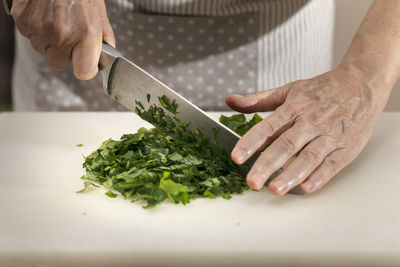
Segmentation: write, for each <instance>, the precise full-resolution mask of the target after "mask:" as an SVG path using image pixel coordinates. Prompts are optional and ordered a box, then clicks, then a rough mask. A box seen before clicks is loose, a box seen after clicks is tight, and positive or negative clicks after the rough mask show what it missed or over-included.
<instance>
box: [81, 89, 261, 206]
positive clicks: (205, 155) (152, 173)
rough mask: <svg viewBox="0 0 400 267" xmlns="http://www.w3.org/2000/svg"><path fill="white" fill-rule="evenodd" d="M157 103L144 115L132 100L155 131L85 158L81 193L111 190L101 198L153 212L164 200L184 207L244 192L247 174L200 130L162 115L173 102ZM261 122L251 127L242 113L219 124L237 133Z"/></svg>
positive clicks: (123, 139)
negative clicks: (138, 205) (201, 199)
mask: <svg viewBox="0 0 400 267" xmlns="http://www.w3.org/2000/svg"><path fill="white" fill-rule="evenodd" d="M158 99H159V102H160V105H161V107H159V106H156V105H152V106H150V107H149V108H148V109H147V110H145V109H144V107H143V105H142V104H141V103H140V102H138V101H136V113H137V114H138V115H139V116H140V117H141V118H142V119H144V120H146V121H148V122H150V123H152V124H153V125H157V128H152V129H146V128H140V129H139V130H138V131H137V133H134V134H125V135H123V136H122V137H121V140H120V141H116V140H112V139H108V140H106V141H104V142H103V144H102V145H101V146H100V147H99V148H98V149H97V150H95V151H93V152H92V153H91V154H90V155H89V156H87V157H86V158H85V161H84V163H83V168H84V169H85V170H86V174H85V176H83V177H82V179H83V181H84V189H82V190H81V191H79V192H85V191H86V190H88V189H89V188H91V187H92V186H93V185H95V186H97V185H100V186H102V187H104V188H106V189H108V190H109V191H108V192H106V193H105V194H106V195H107V196H108V197H110V198H115V197H117V195H118V194H120V195H122V196H123V197H124V198H125V199H128V200H131V201H133V202H135V201H144V202H145V206H144V208H153V207H155V206H156V205H158V204H160V203H162V202H163V201H164V200H166V199H168V200H169V201H170V202H172V203H175V204H179V203H181V204H184V205H185V204H187V203H189V202H190V201H191V200H192V199H195V198H199V197H206V198H216V197H218V196H222V197H223V198H225V199H230V198H231V194H233V193H242V192H243V191H245V190H247V189H248V186H247V184H246V179H245V174H244V173H243V171H242V170H241V168H239V166H237V165H236V164H234V163H233V162H232V161H231V159H230V157H229V155H228V153H227V152H226V151H225V150H224V149H221V148H219V147H217V146H215V142H213V140H209V139H208V138H207V137H205V136H204V135H203V134H202V133H201V131H198V130H197V131H194V132H191V131H189V130H188V129H187V127H188V125H189V124H187V123H181V122H180V121H179V119H177V118H176V117H170V116H168V115H167V114H166V112H165V111H169V112H171V113H172V114H176V113H177V104H176V102H175V101H170V100H169V99H167V98H166V97H165V96H163V97H159V98H158ZM147 100H148V101H149V100H150V95H148V96H147ZM260 120H261V118H260V117H259V116H258V115H254V117H253V119H251V120H250V121H249V122H247V121H246V118H245V117H244V115H242V114H238V115H234V116H231V117H226V116H221V122H222V123H224V124H225V125H227V126H228V127H230V128H231V129H233V130H234V131H236V132H238V133H239V134H242V133H244V132H245V131H247V130H248V129H250V128H251V127H252V126H254V125H255V124H256V123H257V122H259V121H260ZM214 134H215V136H216V135H217V134H218V131H217V130H215V131H214ZM171 136H175V137H178V138H173V137H171ZM214 141H215V140H214Z"/></svg>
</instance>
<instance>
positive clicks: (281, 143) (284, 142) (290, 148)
mask: <svg viewBox="0 0 400 267" xmlns="http://www.w3.org/2000/svg"><path fill="white" fill-rule="evenodd" d="M276 142H277V146H278V147H279V149H281V150H282V151H283V152H285V153H287V154H293V153H294V152H295V151H296V145H295V144H294V142H293V141H292V140H290V138H287V137H285V136H282V137H281V138H279V139H278V140H276Z"/></svg>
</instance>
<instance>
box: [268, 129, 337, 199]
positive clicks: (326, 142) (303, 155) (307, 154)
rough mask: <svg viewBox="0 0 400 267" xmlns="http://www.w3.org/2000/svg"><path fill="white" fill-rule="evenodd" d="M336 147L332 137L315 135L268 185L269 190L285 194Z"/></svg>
mask: <svg viewBox="0 0 400 267" xmlns="http://www.w3.org/2000/svg"><path fill="white" fill-rule="evenodd" d="M336 149H337V143H336V142H334V140H333V139H332V138H330V137H327V136H322V137H317V138H316V139H314V140H313V141H311V142H310V143H309V144H308V145H307V146H306V147H305V148H304V149H303V150H302V151H301V152H300V154H299V155H298V156H297V157H296V158H295V159H294V160H293V161H292V162H291V163H290V164H289V165H288V166H287V167H286V168H285V170H284V171H283V172H282V173H281V174H280V175H279V176H278V177H276V178H275V179H274V180H273V181H272V182H271V183H270V184H269V185H268V187H269V189H270V191H271V192H272V193H274V194H275V195H278V196H281V195H284V194H286V193H287V192H288V191H290V190H291V189H292V188H294V187H295V186H297V185H299V184H300V183H301V182H303V181H304V180H305V179H306V178H307V177H308V176H309V175H310V174H311V173H312V172H313V171H314V170H315V169H316V168H317V167H318V166H319V165H320V164H321V163H322V161H323V160H324V159H325V157H326V156H328V155H329V153H331V152H332V151H334V150H336Z"/></svg>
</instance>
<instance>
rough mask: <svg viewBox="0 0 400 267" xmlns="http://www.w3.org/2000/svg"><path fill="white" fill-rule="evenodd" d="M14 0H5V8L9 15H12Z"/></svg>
mask: <svg viewBox="0 0 400 267" xmlns="http://www.w3.org/2000/svg"><path fill="white" fill-rule="evenodd" d="M12 3H13V0H3V5H4V9H5V11H6V13H7V15H10V12H11V7H12Z"/></svg>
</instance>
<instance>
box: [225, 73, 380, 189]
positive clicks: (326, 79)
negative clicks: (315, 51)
mask: <svg viewBox="0 0 400 267" xmlns="http://www.w3.org/2000/svg"><path fill="white" fill-rule="evenodd" d="M366 84H367V83H364V80H363V79H362V78H361V77H360V76H357V75H353V74H351V73H350V72H349V71H347V70H346V69H343V68H338V69H336V70H333V71H330V72H328V73H325V74H322V75H320V76H318V77H315V78H312V79H308V80H301V81H295V82H293V83H290V84H287V85H285V86H283V87H280V88H276V89H272V90H266V91H263V92H260V93H255V94H251V95H246V96H240V95H228V96H227V97H226V103H227V104H228V105H229V106H230V107H231V108H233V109H234V110H237V111H240V112H244V113H252V112H260V111H271V110H275V111H274V112H273V113H272V114H271V115H270V116H268V117H267V118H265V119H264V120H263V121H262V122H260V123H258V124H257V125H255V126H254V127H253V128H252V129H250V131H248V132H247V133H246V134H245V135H244V136H243V137H242V138H241V139H240V140H239V142H238V143H237V144H236V146H235V148H234V149H233V151H232V159H233V161H234V162H235V163H237V164H242V163H244V162H245V161H246V160H247V159H249V158H250V157H251V156H252V155H253V154H254V153H255V152H256V151H259V150H262V149H264V148H265V147H267V145H269V146H268V147H267V148H266V149H265V151H264V152H263V153H262V154H261V155H260V156H259V158H258V159H257V160H256V162H255V163H254V165H253V166H252V168H251V170H250V171H249V173H248V175H247V183H248V184H249V186H250V187H251V188H252V189H256V190H259V189H261V188H262V187H263V185H264V184H265V182H266V181H267V179H268V178H269V177H270V176H271V175H272V174H273V173H274V172H275V171H277V170H278V169H279V168H281V167H282V166H284V165H285V163H287V162H288V161H289V159H290V158H292V157H293V156H295V155H296V154H297V153H299V154H298V156H297V157H296V158H295V159H294V160H293V161H292V162H290V164H289V165H288V166H287V167H286V168H285V169H284V171H283V172H282V173H281V174H280V175H279V176H278V177H277V178H275V179H274V180H273V181H272V182H271V183H270V184H269V189H270V190H271V192H272V193H274V194H276V195H283V194H285V193H286V192H288V191H289V190H290V189H292V188H293V187H295V186H297V185H301V189H302V190H303V191H304V192H305V193H312V192H315V191H317V190H319V189H320V188H321V187H323V186H324V185H325V184H326V183H327V182H328V181H329V180H330V179H331V178H332V177H333V176H335V175H336V174H337V173H338V172H339V171H340V170H342V169H343V168H344V167H345V166H346V165H348V164H349V163H350V162H351V161H353V159H355V157H356V156H357V155H358V154H359V153H360V152H361V150H362V148H363V147H364V146H365V144H366V143H367V141H368V140H369V138H370V137H371V135H372V132H373V130H374V128H375V125H376V122H377V119H378V117H379V115H380V113H381V112H382V110H383V107H384V105H385V103H386V100H387V98H385V97H383V96H380V95H379V93H378V92H379V90H372V89H371V88H369V87H368V86H367V85H366Z"/></svg>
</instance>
